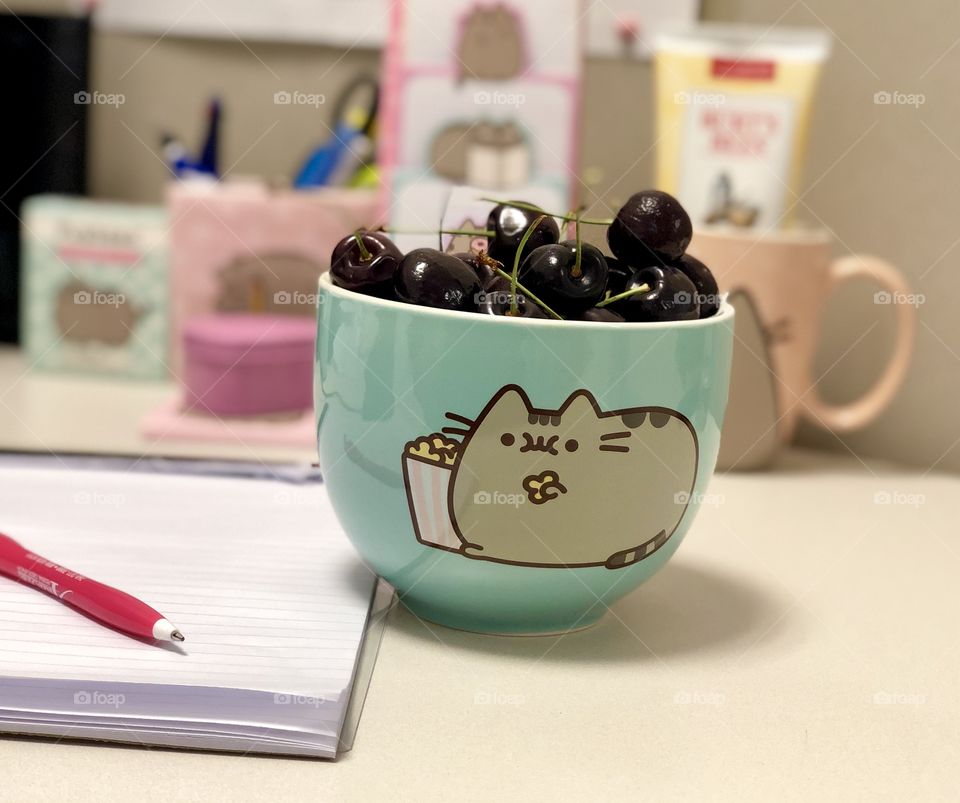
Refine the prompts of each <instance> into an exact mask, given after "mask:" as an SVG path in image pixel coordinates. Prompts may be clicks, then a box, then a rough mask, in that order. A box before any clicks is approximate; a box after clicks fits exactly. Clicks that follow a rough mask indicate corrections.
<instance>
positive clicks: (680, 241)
mask: <svg viewBox="0 0 960 803" xmlns="http://www.w3.org/2000/svg"><path fill="white" fill-rule="evenodd" d="M692 236H693V226H692V225H691V223H690V216H689V215H688V214H687V213H686V210H684V208H683V207H682V206H681V205H680V202H679V201H678V200H677V199H676V198H674V197H673V196H672V195H669V194H668V193H665V192H660V191H659V190H644V191H643V192H638V193H636V194H634V195H631V196H630V198H629V199H628V200H627V202H626V203H625V204H624V205H623V206H622V207H621V209H620V211H619V212H617V216H616V217H615V218H614V219H613V223H611V224H610V226H609V228H608V229H607V243H608V244H609V246H610V250H611V251H612V252H613V255H614V256H615V257H617V258H618V259H622V260H623V261H624V262H626V263H627V264H628V265H650V264H652V265H657V264H664V263H668V262H671V261H673V260H677V259H679V258H680V257H681V256H683V252H684V251H685V250H686V249H687V245H689V243H690V238H691V237H692Z"/></svg>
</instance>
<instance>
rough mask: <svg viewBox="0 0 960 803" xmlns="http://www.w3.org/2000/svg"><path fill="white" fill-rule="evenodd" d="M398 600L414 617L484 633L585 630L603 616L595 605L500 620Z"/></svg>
mask: <svg viewBox="0 0 960 803" xmlns="http://www.w3.org/2000/svg"><path fill="white" fill-rule="evenodd" d="M401 604H402V605H403V607H405V608H406V609H407V610H408V611H410V613H412V614H413V615H414V616H416V617H417V618H418V619H422V620H423V621H425V622H430V623H431V624H435V625H441V626H443V627H449V628H450V629H452V630H461V631H465V632H467V633H480V634H482V635H485V636H531V637H532V636H563V635H566V634H568V633H576V632H578V631H580V630H587V629H589V628H591V627H593V626H594V625H595V624H597V622H599V621H600V620H601V619H603V617H604V615H605V614H606V612H607V608H606V607H605V606H603V605H596V606H594V608H591V609H590V610H589V611H587V612H586V613H581V614H580V615H577V616H570V617H568V618H567V619H566V620H565V621H564V620H553V619H551V620H550V621H544V622H537V621H534V620H531V621H528V622H504V621H497V620H494V619H490V620H486V619H484V618H483V617H474V616H464V615H462V614H461V613H460V612H458V611H447V610H444V609H442V608H437V607H434V606H432V605H424V604H423V603H421V602H419V601H413V600H409V599H403V600H401Z"/></svg>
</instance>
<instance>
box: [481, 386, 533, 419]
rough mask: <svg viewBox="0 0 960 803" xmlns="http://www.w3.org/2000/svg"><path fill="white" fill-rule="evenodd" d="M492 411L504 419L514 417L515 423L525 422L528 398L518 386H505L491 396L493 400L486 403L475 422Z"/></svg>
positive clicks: (528, 406) (528, 403) (528, 408)
mask: <svg viewBox="0 0 960 803" xmlns="http://www.w3.org/2000/svg"><path fill="white" fill-rule="evenodd" d="M492 410H496V411H497V415H498V416H499V415H503V416H504V418H505V419H510V418H513V417H515V418H516V420H517V421H526V419H527V413H528V412H529V410H530V398H529V397H528V396H527V394H526V393H525V392H524V390H523V388H522V387H520V386H519V385H505V386H504V387H502V388H500V390H498V391H497V392H496V393H495V394H493V398H492V399H490V401H489V402H487V406H486V407H484V408H483V412H481V413H480V415H479V416H477V420H478V421H479V420H481V419H483V418H486V416H487V415H488V414H489V413H490V412H491V411H492Z"/></svg>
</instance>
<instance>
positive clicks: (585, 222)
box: [479, 198, 613, 226]
mask: <svg viewBox="0 0 960 803" xmlns="http://www.w3.org/2000/svg"><path fill="white" fill-rule="evenodd" d="M479 200H481V201H485V202H486V203H490V204H506V205H507V206H515V207H516V208H517V209H526V210H527V211H528V212H542V211H543V210H542V209H541V208H540V207H539V206H534V205H533V204H528V203H524V202H523V201H501V200H499V199H497V198H480V199H479ZM550 217H555V218H556V219H557V220H566V221H570V220H576V219H577V217H576V215H550ZM580 222H581V223H583V225H584V226H609V225H610V224H611V223H613V218H605V219H599V220H593V219H588V218H585V217H582V218H580Z"/></svg>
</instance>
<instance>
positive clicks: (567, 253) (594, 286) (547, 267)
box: [519, 240, 607, 317]
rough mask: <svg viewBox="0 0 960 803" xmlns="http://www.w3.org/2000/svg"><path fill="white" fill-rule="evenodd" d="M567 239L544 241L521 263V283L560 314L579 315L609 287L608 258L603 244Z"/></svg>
mask: <svg viewBox="0 0 960 803" xmlns="http://www.w3.org/2000/svg"><path fill="white" fill-rule="evenodd" d="M579 247H580V249H581V251H580V264H579V265H578V264H577V241H576V240H564V241H563V242H562V243H556V244H554V245H541V246H540V247H539V248H537V249H535V250H534V251H532V252H531V254H530V256H528V257H527V258H526V259H525V260H523V262H522V263H521V265H520V275H519V279H520V283H521V284H522V285H524V286H525V287H528V288H529V289H530V292H531V293H534V294H535V295H537V296H538V297H539V298H540V299H541V300H542V301H543V303H544V304H547V305H548V306H550V307H552V308H553V310H554V311H555V312H557V313H559V314H560V315H566V316H568V317H575V316H576V315H579V314H580V313H581V312H583V311H584V310H587V309H589V308H590V307H593V306H596V304H597V302H598V301H599V300H600V299H601V298H603V294H604V292H605V291H606V289H607V262H606V260H605V259H604V258H603V254H602V253H601V252H600V249H599V248H596V247H594V246H592V245H590V244H589V243H580V246H579Z"/></svg>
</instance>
